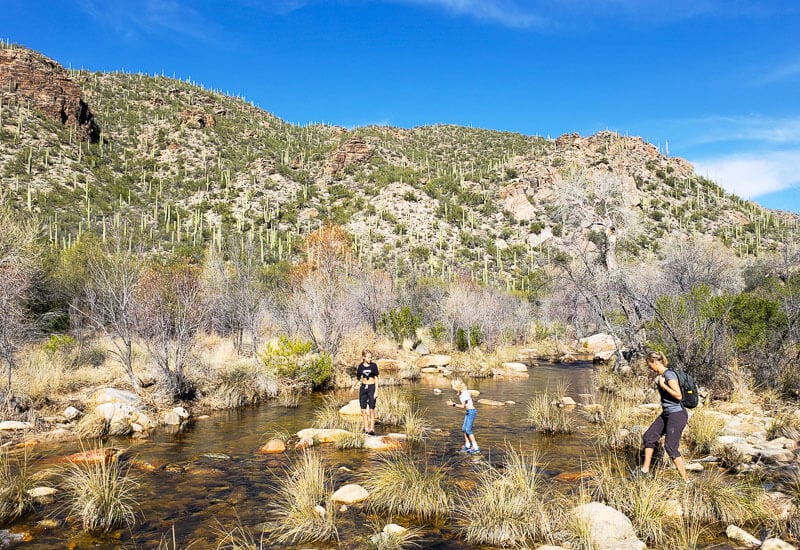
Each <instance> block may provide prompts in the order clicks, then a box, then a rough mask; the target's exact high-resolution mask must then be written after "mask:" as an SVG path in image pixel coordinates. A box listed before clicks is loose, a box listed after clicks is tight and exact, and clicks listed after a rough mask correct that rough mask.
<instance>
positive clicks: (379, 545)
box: [365, 525, 422, 550]
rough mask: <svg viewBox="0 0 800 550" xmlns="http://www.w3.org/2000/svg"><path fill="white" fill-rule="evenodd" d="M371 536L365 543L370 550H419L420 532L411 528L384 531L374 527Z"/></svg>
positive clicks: (376, 526) (377, 526)
mask: <svg viewBox="0 0 800 550" xmlns="http://www.w3.org/2000/svg"><path fill="white" fill-rule="evenodd" d="M372 530H373V534H372V535H371V536H370V537H369V538H368V539H367V540H366V541H365V542H366V546H367V548H369V549H370V550H408V549H409V548H421V545H420V544H419V540H420V539H421V538H422V530H420V529H417V528H414V527H411V528H408V529H405V530H403V531H384V530H382V529H381V528H380V526H379V525H374V526H373V528H372Z"/></svg>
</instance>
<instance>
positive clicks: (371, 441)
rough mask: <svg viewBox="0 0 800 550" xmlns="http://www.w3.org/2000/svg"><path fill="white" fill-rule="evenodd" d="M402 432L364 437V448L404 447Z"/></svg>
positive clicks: (387, 449) (380, 449) (373, 449)
mask: <svg viewBox="0 0 800 550" xmlns="http://www.w3.org/2000/svg"><path fill="white" fill-rule="evenodd" d="M404 437H405V436H403V435H401V434H389V435H372V436H369V437H367V438H365V439H364V448H365V449H370V450H372V451H396V450H398V449H402V448H403V438H404Z"/></svg>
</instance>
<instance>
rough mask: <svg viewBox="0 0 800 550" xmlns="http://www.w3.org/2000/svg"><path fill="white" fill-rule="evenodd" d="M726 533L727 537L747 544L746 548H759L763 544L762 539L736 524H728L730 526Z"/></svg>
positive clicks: (743, 544) (744, 544)
mask: <svg viewBox="0 0 800 550" xmlns="http://www.w3.org/2000/svg"><path fill="white" fill-rule="evenodd" d="M725 534H726V535H727V537H728V538H729V539H731V540H733V541H736V542H737V543H739V544H741V545H742V546H745V547H746V548H758V547H759V546H761V540H759V539H757V538H756V537H754V536H753V535H751V534H750V533H748V532H747V531H745V530H744V529H742V528H741V527H737V526H736V525H728V528H727V529H725Z"/></svg>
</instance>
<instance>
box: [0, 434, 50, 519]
mask: <svg viewBox="0 0 800 550" xmlns="http://www.w3.org/2000/svg"><path fill="white" fill-rule="evenodd" d="M46 475H47V474H46V472H37V473H32V472H31V471H30V470H29V468H28V456H27V454H26V455H24V456H23V457H22V459H20V458H18V457H15V458H14V459H12V458H11V457H9V455H8V453H7V451H5V450H0V525H2V524H5V523H9V522H11V521H14V520H15V519H17V518H19V517H22V516H23V515H25V514H26V513H27V512H29V511H31V510H33V507H34V501H33V498H32V497H31V496H30V495H29V494H28V491H30V490H31V489H33V488H34V487H36V486H38V485H39V483H41V481H42V480H43V479H44V478H45V477H46Z"/></svg>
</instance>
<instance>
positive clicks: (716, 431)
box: [686, 409, 725, 454]
mask: <svg viewBox="0 0 800 550" xmlns="http://www.w3.org/2000/svg"><path fill="white" fill-rule="evenodd" d="M724 429H725V420H723V419H722V418H720V417H719V416H718V415H715V414H714V413H711V412H709V411H707V410H705V409H696V410H695V411H694V413H692V416H691V417H690V418H689V424H688V429H687V430H686V438H687V439H688V442H689V446H690V447H691V448H692V450H693V451H694V452H695V453H697V454H708V453H710V452H711V448H712V447H713V446H714V444H715V442H716V440H717V437H719V436H720V435H721V434H722V430H724Z"/></svg>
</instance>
